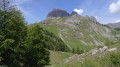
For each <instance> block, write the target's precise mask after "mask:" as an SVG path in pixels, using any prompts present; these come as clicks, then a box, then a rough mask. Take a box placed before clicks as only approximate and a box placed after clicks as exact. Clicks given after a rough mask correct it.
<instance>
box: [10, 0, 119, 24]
mask: <svg viewBox="0 0 120 67" xmlns="http://www.w3.org/2000/svg"><path fill="white" fill-rule="evenodd" d="M12 3H14V4H16V5H17V7H18V8H19V9H20V10H21V11H22V13H23V15H24V17H25V19H26V21H27V22H28V23H29V24H30V23H35V22H40V21H41V20H44V19H45V18H46V16H47V14H48V12H50V11H51V10H52V9H53V8H59V9H62V10H66V11H67V12H69V13H71V12H72V11H73V10H75V11H77V12H78V13H79V14H80V15H82V16H85V15H89V16H95V17H96V18H97V20H98V21H99V22H100V23H103V24H106V23H115V22H119V21H120V0H12Z"/></svg>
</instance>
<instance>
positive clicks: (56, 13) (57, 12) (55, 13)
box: [47, 8, 70, 17]
mask: <svg viewBox="0 0 120 67" xmlns="http://www.w3.org/2000/svg"><path fill="white" fill-rule="evenodd" d="M68 16H70V14H69V13H68V12H67V11H65V10H61V9H58V8H54V9H53V10H52V11H51V12H49V13H48V16H47V17H68Z"/></svg>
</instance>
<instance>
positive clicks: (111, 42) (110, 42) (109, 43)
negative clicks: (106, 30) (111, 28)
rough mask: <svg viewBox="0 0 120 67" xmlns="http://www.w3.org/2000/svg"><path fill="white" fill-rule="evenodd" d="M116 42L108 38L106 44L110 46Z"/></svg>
mask: <svg viewBox="0 0 120 67" xmlns="http://www.w3.org/2000/svg"><path fill="white" fill-rule="evenodd" d="M114 44H115V43H114V42H113V41H110V40H108V39H107V40H106V43H105V45H107V46H110V45H114Z"/></svg>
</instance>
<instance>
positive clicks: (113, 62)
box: [50, 44, 120, 67]
mask: <svg viewBox="0 0 120 67" xmlns="http://www.w3.org/2000/svg"><path fill="white" fill-rule="evenodd" d="M112 47H117V48H118V49H117V51H113V52H108V51H105V52H103V53H97V54H95V55H91V54H88V55H84V56H83V58H84V61H82V62H81V61H80V60H78V58H77V57H75V58H74V59H72V60H71V61H70V62H69V63H64V61H65V59H66V58H68V57H71V56H73V55H74V54H72V53H68V52H60V51H50V54H51V55H50V59H51V62H50V63H51V65H52V66H53V67H110V66H112V67H119V66H120V65H119V63H120V60H119V56H120V44H116V45H111V46H109V48H112Z"/></svg>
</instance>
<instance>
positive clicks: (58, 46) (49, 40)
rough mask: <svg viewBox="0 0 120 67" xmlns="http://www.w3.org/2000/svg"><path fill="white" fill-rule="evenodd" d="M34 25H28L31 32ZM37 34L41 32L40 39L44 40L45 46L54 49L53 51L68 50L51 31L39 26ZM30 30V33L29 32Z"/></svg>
mask: <svg viewBox="0 0 120 67" xmlns="http://www.w3.org/2000/svg"><path fill="white" fill-rule="evenodd" d="M35 26H36V25H35V24H34V25H31V26H29V30H31V32H33V31H34V27H35ZM39 27H40V29H39V31H40V32H39V34H41V35H40V36H41V40H42V41H43V42H44V44H45V46H46V47H47V49H49V50H55V51H69V49H68V47H67V46H66V44H65V43H64V42H63V41H62V40H61V39H60V38H59V37H57V36H55V35H54V34H53V33H51V32H48V31H47V30H44V29H43V27H41V26H39ZM31 32H30V33H31Z"/></svg>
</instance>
